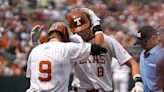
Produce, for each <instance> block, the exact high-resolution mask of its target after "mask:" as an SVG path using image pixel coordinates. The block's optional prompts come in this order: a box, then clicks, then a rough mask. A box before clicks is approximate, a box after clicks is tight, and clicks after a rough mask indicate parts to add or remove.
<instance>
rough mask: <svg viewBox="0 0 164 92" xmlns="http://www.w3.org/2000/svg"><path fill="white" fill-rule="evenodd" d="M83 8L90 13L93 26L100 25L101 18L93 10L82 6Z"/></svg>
mask: <svg viewBox="0 0 164 92" xmlns="http://www.w3.org/2000/svg"><path fill="white" fill-rule="evenodd" d="M81 10H82V11H83V12H85V13H86V14H88V15H89V17H90V19H91V23H92V26H93V27H94V26H97V25H100V18H98V17H97V16H96V14H95V13H94V12H93V11H92V10H90V9H88V8H81Z"/></svg>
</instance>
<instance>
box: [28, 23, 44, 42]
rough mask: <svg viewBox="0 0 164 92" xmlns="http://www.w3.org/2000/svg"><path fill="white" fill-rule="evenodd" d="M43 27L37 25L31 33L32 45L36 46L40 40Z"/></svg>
mask: <svg viewBox="0 0 164 92" xmlns="http://www.w3.org/2000/svg"><path fill="white" fill-rule="evenodd" d="M43 27H44V26H41V25H35V26H34V27H33V28H32V30H31V33H30V40H31V41H32V42H31V43H32V45H35V44H36V43H37V42H38V40H39V37H40V34H41V32H42V30H43Z"/></svg>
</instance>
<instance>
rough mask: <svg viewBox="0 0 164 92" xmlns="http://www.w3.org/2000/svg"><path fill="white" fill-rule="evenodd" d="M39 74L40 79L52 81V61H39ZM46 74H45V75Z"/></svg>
mask: <svg viewBox="0 0 164 92" xmlns="http://www.w3.org/2000/svg"><path fill="white" fill-rule="evenodd" d="M39 72H40V73H41V74H40V75H39V80H40V81H44V82H46V81H50V80H51V62H50V61H48V60H47V61H41V62H40V63H39ZM43 75H44V76H43Z"/></svg>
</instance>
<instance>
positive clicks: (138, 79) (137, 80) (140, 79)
mask: <svg viewBox="0 0 164 92" xmlns="http://www.w3.org/2000/svg"><path fill="white" fill-rule="evenodd" d="M134 82H142V78H141V77H135V78H134Z"/></svg>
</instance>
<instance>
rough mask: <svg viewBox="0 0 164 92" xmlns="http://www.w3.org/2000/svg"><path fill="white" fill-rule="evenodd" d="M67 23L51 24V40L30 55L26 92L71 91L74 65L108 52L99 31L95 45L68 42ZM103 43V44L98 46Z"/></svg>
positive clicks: (36, 48)
mask: <svg viewBox="0 0 164 92" xmlns="http://www.w3.org/2000/svg"><path fill="white" fill-rule="evenodd" d="M65 32H66V33H67V29H66V26H65V24H64V23H61V22H57V23H55V24H53V25H52V26H51V27H50V30H49V32H48V42H46V43H44V44H41V45H38V46H36V47H35V48H33V50H32V51H31V53H30V54H29V57H28V65H27V74H26V76H27V77H29V78H30V88H29V89H27V91H26V92H68V82H69V76H70V73H71V72H72V64H74V63H76V62H77V61H80V60H85V59H87V58H88V57H89V55H90V54H92V55H98V54H100V53H104V52H106V49H105V48H102V46H104V43H103V42H104V41H103V35H102V33H101V32H99V33H96V34H95V36H96V38H99V39H101V40H99V41H96V42H97V45H96V44H90V43H79V44H77V43H71V42H68V43H65V42H67V41H68V39H69V36H68V35H67V36H66V34H65ZM99 45H100V46H99Z"/></svg>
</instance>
